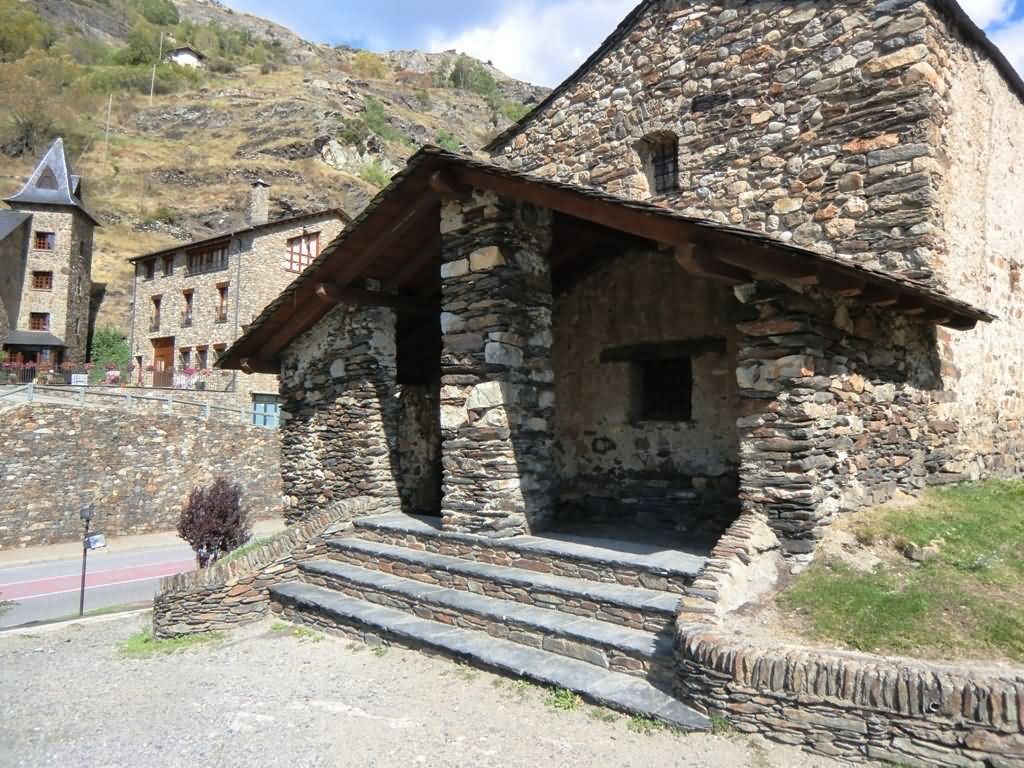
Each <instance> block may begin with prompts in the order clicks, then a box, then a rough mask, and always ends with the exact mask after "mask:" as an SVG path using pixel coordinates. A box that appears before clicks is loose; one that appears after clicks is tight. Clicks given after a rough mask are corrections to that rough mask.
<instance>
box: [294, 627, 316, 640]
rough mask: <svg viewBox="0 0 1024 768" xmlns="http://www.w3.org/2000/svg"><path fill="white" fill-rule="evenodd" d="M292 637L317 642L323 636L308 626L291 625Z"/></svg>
mask: <svg viewBox="0 0 1024 768" xmlns="http://www.w3.org/2000/svg"><path fill="white" fill-rule="evenodd" d="M292 637H294V638H295V639H296V640H299V641H302V642H310V643H319V642H321V641H322V640H323V639H324V636H323V635H322V634H320V633H319V632H317V631H316V630H314V629H310V628H309V627H292Z"/></svg>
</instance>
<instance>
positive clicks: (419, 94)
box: [416, 89, 434, 112]
mask: <svg viewBox="0 0 1024 768" xmlns="http://www.w3.org/2000/svg"><path fill="white" fill-rule="evenodd" d="M416 100H417V101H418V102H419V103H420V106H421V107H422V108H423V109H425V110H427V111H428V112H429V111H430V110H431V109H433V108H434V97H433V96H431V95H430V91H428V90H426V89H422V90H419V91H416Z"/></svg>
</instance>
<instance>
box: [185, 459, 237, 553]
mask: <svg viewBox="0 0 1024 768" xmlns="http://www.w3.org/2000/svg"><path fill="white" fill-rule="evenodd" d="M241 498H242V487H241V486H240V485H239V484H238V483H232V482H230V481H228V480H226V479H225V478H223V477H219V478H217V479H216V480H214V482H213V484H212V485H210V486H209V487H207V488H193V489H192V493H191V494H190V495H189V498H188V504H186V505H185V508H184V509H182V510H181V516H180V517H179V518H178V535H179V536H181V538H183V539H184V540H185V541H187V542H188V543H189V544H191V545H192V549H193V550H194V551H195V553H196V561H197V562H198V563H199V567H200V568H206V567H207V566H210V565H213V563H214V562H215V561H216V560H217V559H218V558H219V557H221V556H223V555H226V554H227V553H228V552H231V551H232V550H234V549H237V548H238V547H240V546H242V545H243V544H244V543H245V542H246V541H248V540H249V538H250V537H251V536H252V528H251V526H250V524H249V519H248V516H247V515H246V514H245V513H244V512H243V511H242V505H241Z"/></svg>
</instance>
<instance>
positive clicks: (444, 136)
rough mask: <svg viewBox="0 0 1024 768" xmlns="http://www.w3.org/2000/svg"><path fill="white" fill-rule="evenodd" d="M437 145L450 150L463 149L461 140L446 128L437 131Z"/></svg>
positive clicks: (458, 150)
mask: <svg viewBox="0 0 1024 768" xmlns="http://www.w3.org/2000/svg"><path fill="white" fill-rule="evenodd" d="M437 146H439V147H441V148H442V149H447V150H448V151H449V152H460V151H461V150H462V142H461V141H459V139H458V137H457V136H456V135H455V134H453V133H452V132H451V131H446V130H445V129H444V128H441V129H440V130H438V132H437Z"/></svg>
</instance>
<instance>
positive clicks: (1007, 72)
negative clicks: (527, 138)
mask: <svg viewBox="0 0 1024 768" xmlns="http://www.w3.org/2000/svg"><path fill="white" fill-rule="evenodd" d="M659 2H660V0H643V2H641V3H640V4H639V5H637V6H636V7H635V8H634V9H633V10H632V11H630V13H629V15H628V16H626V18H625V19H623V20H622V22H621V23H620V24H619V26H618V27H616V28H615V31H614V32H612V33H611V35H609V36H608V38H607V39H606V40H605V41H604V42H603V43H601V45H600V47H598V49H597V50H596V51H594V52H593V53H592V54H591V55H590V56H589V57H588V58H587V60H586V61H584V62H583V64H581V65H580V67H579V68H578V69H577V70H576V71H575V72H573V73H572V74H571V75H569V77H567V78H566V79H565V80H564V81H563V82H562V83H561V84H559V85H558V86H556V87H555V89H554V90H553V91H551V93H549V94H548V96H547V98H545V99H544V100H543V101H541V102H540V103H539V104H538V105H537V106H536V107H534V108H533V109H532V110H530V111H529V112H528V113H527V114H526V115H525V116H523V117H522V118H521V119H520V120H519V121H518V122H515V123H513V124H512V125H510V126H509V127H508V128H506V129H505V130H504V131H502V132H501V133H500V134H498V135H497V136H496V137H495V138H494V139H492V140H491V141H490V143H489V144H487V145H486V146H485V147H484V150H485V151H488V152H494V151H496V150H499V149H501V148H502V147H503V146H504V145H505V144H506V143H507V142H508V141H509V139H511V138H512V137H514V136H515V135H516V134H518V133H520V132H521V131H522V130H523V128H525V127H526V126H527V125H528V124H529V123H531V122H533V120H534V119H535V118H536V117H537V116H538V115H540V114H541V113H542V112H543V111H544V110H545V109H547V108H548V107H549V106H551V105H552V104H553V103H554V102H555V100H556V99H558V97H559V96H561V95H562V94H563V93H565V92H566V91H567V90H569V88H571V87H572V86H574V85H576V83H578V82H579V81H580V80H582V79H583V76H584V75H586V74H587V72H589V71H590V69H591V68H592V67H594V66H595V65H596V64H598V63H599V62H600V61H601V60H602V59H603V58H604V57H605V56H607V55H608V54H609V53H610V52H611V51H612V50H614V49H615V48H616V47H618V45H619V43H620V42H622V40H624V39H625V38H626V36H627V35H629V33H630V31H632V29H633V27H634V26H635V25H636V23H637V22H638V21H640V19H641V18H643V16H644V15H645V14H646V13H647V11H649V10H650V9H651V8H652V7H653V6H655V5H657V4H658V3H659ZM928 2H931V3H932V4H933V5H935V6H936V7H937V8H938V9H939V11H940V12H942V13H944V14H945V15H946V16H948V17H949V18H950V19H951V20H952V21H953V23H954V24H955V25H956V26H957V27H958V28H959V29H960V31H961V32H962V33H963V35H964V37H966V38H967V40H968V41H969V42H971V43H974V44H975V45H977V46H978V47H979V48H981V49H982V51H984V52H985V54H986V55H987V56H988V57H989V58H990V59H992V63H993V64H994V65H995V67H996V69H997V70H999V73H1000V74H1001V75H1002V76H1003V79H1005V80H1006V83H1007V85H1009V86H1010V88H1011V89H1012V90H1013V91H1014V92H1015V93H1016V94H1017V96H1018V98H1020V100H1021V101H1024V79H1021V76H1020V74H1019V73H1018V72H1017V70H1016V69H1015V68H1014V66H1013V64H1011V63H1010V60H1009V59H1007V58H1006V56H1005V54H1003V52H1002V51H1001V50H999V46H997V45H996V44H995V43H994V42H992V40H990V39H989V37H988V35H986V34H985V31H984V30H983V29H982V28H981V27H979V26H978V25H977V24H975V23H974V21H973V20H972V19H971V17H970V16H968V15H967V12H966V11H965V10H964V9H963V8H962V7H961V6H960V3H958V2H957V0H928Z"/></svg>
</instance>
